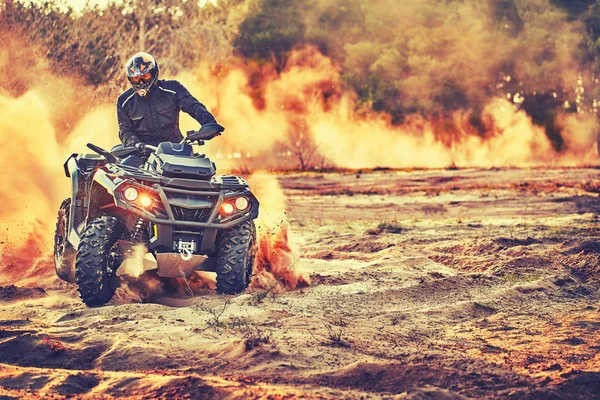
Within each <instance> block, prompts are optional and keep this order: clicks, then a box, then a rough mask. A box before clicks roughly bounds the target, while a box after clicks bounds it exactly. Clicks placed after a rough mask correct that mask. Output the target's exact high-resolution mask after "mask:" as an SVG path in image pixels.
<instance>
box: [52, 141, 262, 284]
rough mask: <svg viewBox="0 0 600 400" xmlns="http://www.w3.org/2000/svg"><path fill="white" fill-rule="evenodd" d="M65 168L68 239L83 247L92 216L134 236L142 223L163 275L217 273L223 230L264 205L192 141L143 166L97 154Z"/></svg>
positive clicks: (165, 149) (169, 146) (162, 151)
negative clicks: (237, 205) (231, 207)
mask: <svg viewBox="0 0 600 400" xmlns="http://www.w3.org/2000/svg"><path fill="white" fill-rule="evenodd" d="M64 169H65V174H66V175H67V177H70V178H71V188H72V194H71V198H72V201H71V210H70V218H69V221H68V236H67V238H68V242H69V243H70V244H71V245H72V246H73V247H74V248H75V249H77V248H78V246H79V244H80V242H81V239H82V234H83V233H84V230H85V228H86V226H87V225H88V224H89V223H90V222H91V221H93V220H94V219H95V218H97V217H100V216H103V215H105V216H111V217H115V218H118V219H119V221H120V222H121V223H122V224H123V226H124V227H125V229H126V232H128V233H129V234H130V236H132V235H134V232H135V230H136V228H141V230H142V231H143V235H140V237H143V238H144V244H145V245H146V246H147V248H148V250H149V251H150V253H152V255H153V256H154V257H155V258H156V260H157V264H158V265H157V268H158V274H159V275H161V276H181V275H182V272H183V274H184V275H189V274H190V273H191V272H193V271H194V270H198V269H202V270H208V271H211V270H214V264H215V262H214V261H215V260H214V256H215V250H216V245H217V240H218V235H219V232H221V231H225V230H228V229H233V228H235V227H237V226H240V225H242V224H244V223H245V222H246V221H251V220H254V219H256V218H257V217H258V210H259V202H258V200H257V199H256V197H255V196H254V195H253V194H252V192H251V191H250V190H249V188H248V184H247V183H246V181H245V180H244V179H243V178H241V177H238V176H232V175H221V176H217V175H215V172H216V166H215V164H214V163H213V162H212V161H211V160H210V159H208V158H206V157H205V156H204V155H198V154H195V153H194V152H193V150H192V147H191V146H190V145H189V144H184V143H182V144H174V143H161V144H160V145H159V146H158V149H157V150H156V151H155V152H154V153H153V154H152V155H150V156H149V158H148V160H147V162H146V163H145V164H144V165H143V166H142V167H141V168H135V167H130V166H127V165H123V164H119V163H109V162H107V160H106V158H104V157H102V156H100V155H96V154H91V155H90V154H73V155H71V156H70V157H69V158H68V159H67V161H66V162H65V165H64ZM132 187H133V188H135V189H136V190H137V191H138V193H139V194H140V196H142V195H143V196H147V197H149V198H150V199H151V203H152V204H151V206H148V207H144V206H141V205H140V204H139V203H138V202H135V201H129V200H127V198H126V197H125V190H126V189H128V188H132ZM238 197H245V198H246V199H247V200H248V203H249V206H248V208H247V209H245V210H237V209H236V210H235V212H233V213H231V215H224V214H223V213H222V212H220V210H221V206H222V205H223V203H224V202H232V201H233V200H234V199H236V198H238ZM138 239H139V238H133V237H132V238H130V240H132V241H134V240H138ZM184 258H188V259H186V260H184ZM168 259H171V260H175V261H171V262H168V261H165V260H168ZM161 260H163V262H162V263H161ZM177 260H179V261H178V262H177ZM177 263H179V266H178V267H175V266H174V265H176V264H177ZM161 264H162V266H161ZM161 267H162V268H161Z"/></svg>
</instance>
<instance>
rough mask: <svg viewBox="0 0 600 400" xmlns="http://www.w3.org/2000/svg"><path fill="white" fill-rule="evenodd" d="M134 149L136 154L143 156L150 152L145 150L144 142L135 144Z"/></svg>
mask: <svg viewBox="0 0 600 400" xmlns="http://www.w3.org/2000/svg"><path fill="white" fill-rule="evenodd" d="M135 148H136V149H137V151H138V154H140V155H143V156H145V155H147V154H148V153H149V152H150V150H149V149H147V148H146V143H144V142H137V143H136V144H135Z"/></svg>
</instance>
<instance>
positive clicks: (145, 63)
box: [125, 51, 158, 97]
mask: <svg viewBox="0 0 600 400" xmlns="http://www.w3.org/2000/svg"><path fill="white" fill-rule="evenodd" d="M125 71H126V73H127V79H129V83H131V87H132V88H133V90H135V92H136V93H137V94H139V95H140V96H142V97H146V96H147V95H148V93H150V91H151V90H152V87H153V86H154V84H155V83H156V81H157V80H158V63H157V62H156V60H155V59H154V57H152V56H151V55H150V54H148V53H144V52H142V51H140V52H139V53H136V54H134V55H133V57H131V58H130V59H129V61H127V64H125Z"/></svg>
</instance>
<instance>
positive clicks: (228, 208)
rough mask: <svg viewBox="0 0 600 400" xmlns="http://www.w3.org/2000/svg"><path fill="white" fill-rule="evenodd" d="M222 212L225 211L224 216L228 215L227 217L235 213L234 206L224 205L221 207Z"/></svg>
mask: <svg viewBox="0 0 600 400" xmlns="http://www.w3.org/2000/svg"><path fill="white" fill-rule="evenodd" d="M221 211H223V214H227V215H229V214H231V213H233V211H234V208H233V204H231V203H223V204H222V205H221Z"/></svg>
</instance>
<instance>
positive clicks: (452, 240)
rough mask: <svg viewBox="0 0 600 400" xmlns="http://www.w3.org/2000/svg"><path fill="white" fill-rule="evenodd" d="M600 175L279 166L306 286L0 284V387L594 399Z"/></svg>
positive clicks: (105, 392)
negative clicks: (149, 289) (92, 301)
mask: <svg viewBox="0 0 600 400" xmlns="http://www.w3.org/2000/svg"><path fill="white" fill-rule="evenodd" d="M599 175H600V170H596V169H560V170H484V171H482V170H458V171H443V170H442V171H412V172H393V171H375V172H369V173H358V174H357V173H347V174H342V173H335V174H323V175H316V174H292V175H284V176H280V178H279V181H280V184H281V185H282V186H283V187H284V189H285V193H286V195H287V198H288V202H289V204H288V206H289V219H290V222H291V231H290V236H289V238H290V242H291V244H292V247H293V248H294V249H295V258H294V261H293V262H294V263H296V266H297V268H298V269H300V270H301V271H303V272H304V273H305V274H307V275H309V276H310V280H311V284H310V286H307V287H302V288H299V289H296V290H283V289H281V288H280V287H272V288H267V289H264V288H254V289H251V290H249V291H248V292H247V293H245V294H242V295H239V296H235V297H227V296H220V295H217V294H216V293H215V292H214V291H212V290H210V289H198V288H195V293H196V294H195V296H194V297H193V298H190V297H189V296H185V295H184V296H175V295H171V296H169V295H163V296H159V297H157V298H154V302H153V303H145V304H138V303H129V304H127V303H128V299H127V296H124V298H123V299H120V300H117V301H115V302H114V303H115V304H113V305H109V306H106V307H101V308H94V309H88V308H85V307H84V306H83V305H82V304H81V303H80V301H79V300H78V298H77V295H76V291H75V288H74V287H73V286H71V285H68V284H64V283H56V284H53V285H49V286H46V287H43V288H32V287H30V288H19V287H12V288H11V287H6V286H5V287H3V288H2V289H1V290H0V319H1V320H0V399H12V398H40V397H44V396H47V397H50V398H62V397H75V398H105V397H106V398H113V397H115V398H122V397H126V398H165V399H174V398H190V399H203V398H206V399H219V398H240V399H247V398H273V399H279V398H316V399H321V398H323V399H329V398H350V399H353V398H357V399H358V398H365V399H366V398H373V399H376V398H409V399H462V398H498V399H504V398H517V399H538V398H545V399H593V398H600V355H598V350H600V335H599V334H598V328H600V302H599V300H600V243H599V242H598V239H599V236H600V234H599V231H598V228H599V227H600V226H599V225H600V221H599V219H598V214H600V199H598V182H599V180H598V178H599V177H600V176H599ZM17 286H18V284H17ZM255 286H256V285H255ZM129 300H131V299H129ZM123 303H125V304H123Z"/></svg>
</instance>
